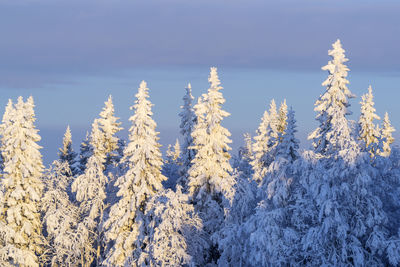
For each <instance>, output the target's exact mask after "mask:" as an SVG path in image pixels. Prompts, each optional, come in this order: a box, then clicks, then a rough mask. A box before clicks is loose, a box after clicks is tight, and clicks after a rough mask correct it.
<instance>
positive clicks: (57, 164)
mask: <svg viewBox="0 0 400 267" xmlns="http://www.w3.org/2000/svg"><path fill="white" fill-rule="evenodd" d="M71 176H72V174H71V170H70V168H69V164H68V162H67V161H61V160H59V161H54V162H53V164H52V167H51V168H50V169H49V170H48V171H47V173H46V175H45V185H46V187H45V193H44V196H43V199H42V212H43V213H44V216H43V225H44V229H45V233H46V239H47V241H48V244H49V250H50V252H49V253H48V254H49V262H50V264H51V265H52V266H62V265H66V266H78V265H79V263H80V262H81V248H80V238H81V237H80V235H79V232H78V231H77V224H78V221H79V212H78V207H77V206H75V205H74V204H73V203H72V202H71V201H70V199H69V196H68V194H67V188H68V187H69V185H70V183H71V180H72V179H71V178H72V177H71Z"/></svg>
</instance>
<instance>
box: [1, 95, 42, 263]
mask: <svg viewBox="0 0 400 267" xmlns="http://www.w3.org/2000/svg"><path fill="white" fill-rule="evenodd" d="M10 103H11V101H10V102H9V106H7V110H6V113H8V114H5V118H4V119H5V120H4V121H5V122H6V123H4V124H3V125H4V126H7V127H6V128H4V129H2V134H3V136H2V147H1V151H2V156H3V160H4V170H3V177H2V179H1V188H2V192H1V200H2V201H1V212H0V262H1V265H3V266H10V265H14V266H17V265H19V266H39V263H40V261H41V260H43V259H42V258H41V256H42V253H43V244H44V239H43V236H42V233H41V230H42V224H41V220H40V200H41V197H42V191H43V183H42V180H41V177H42V172H43V164H42V156H41V154H40V152H39V149H40V148H41V147H40V146H39V145H38V144H37V142H39V141H40V139H41V138H40V136H39V134H38V130H37V129H36V128H35V126H34V122H35V120H36V118H35V112H34V102H33V98H32V97H29V98H28V100H27V101H26V102H24V101H23V99H22V97H19V98H18V101H17V103H16V104H15V107H12V104H10Z"/></svg>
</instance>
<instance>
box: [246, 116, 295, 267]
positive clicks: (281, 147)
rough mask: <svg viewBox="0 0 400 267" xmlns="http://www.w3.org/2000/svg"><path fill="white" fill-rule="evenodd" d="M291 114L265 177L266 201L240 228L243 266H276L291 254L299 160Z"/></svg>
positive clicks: (284, 261) (293, 120)
mask: <svg viewBox="0 0 400 267" xmlns="http://www.w3.org/2000/svg"><path fill="white" fill-rule="evenodd" d="M295 123H296V121H295V118H294V111H293V110H292V109H290V110H289V113H288V114H287V119H286V123H285V124H286V129H285V132H284V133H279V137H280V140H281V142H280V143H279V144H278V145H277V147H276V158H275V159H274V161H273V162H272V163H271V164H270V166H269V168H268V172H267V177H266V178H265V179H264V180H263V182H264V184H263V185H262V187H261V190H262V191H263V195H264V196H265V198H264V199H263V200H262V201H261V202H260V203H259V205H258V207H257V209H256V212H255V213H254V214H252V216H250V218H249V219H248V220H247V221H246V222H245V223H244V224H243V225H242V228H241V229H240V231H242V232H243V233H244V234H242V235H243V236H244V239H245V241H243V243H244V244H245V245H244V246H243V248H242V251H243V253H242V257H243V260H244V262H245V264H244V265H250V266H268V265H271V266H279V265H285V263H290V264H293V262H290V261H287V258H288V256H290V254H291V252H292V248H291V247H292V246H293V248H294V247H295V246H294V244H293V240H294V239H295V238H294V237H295V236H294V235H293V231H291V230H290V228H289V227H288V225H290V224H289V222H290V217H291V213H290V209H289V203H290V201H291V199H293V196H292V194H291V193H292V191H293V188H292V186H293V181H294V180H295V179H296V178H295V164H294V162H295V161H296V160H297V159H298V158H299V154H298V152H297V150H298V148H299V141H298V140H297V139H296V137H295V135H294V134H295V132H296V124H295Z"/></svg>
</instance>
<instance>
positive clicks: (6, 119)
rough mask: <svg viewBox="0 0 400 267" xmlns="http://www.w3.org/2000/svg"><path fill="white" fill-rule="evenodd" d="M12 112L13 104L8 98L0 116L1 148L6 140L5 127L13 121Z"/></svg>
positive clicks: (0, 163) (1, 166)
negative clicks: (0, 119) (0, 121)
mask: <svg viewBox="0 0 400 267" xmlns="http://www.w3.org/2000/svg"><path fill="white" fill-rule="evenodd" d="M13 112H14V105H13V102H12V100H11V99H8V102H7V105H6V108H5V110H4V114H3V118H2V123H1V124H0V145H1V147H2V148H3V147H4V145H5V142H6V139H5V131H6V129H7V128H8V127H9V126H10V125H11V124H12V123H13V119H12V117H13ZM3 153H4V152H2V153H1V155H0V160H1V162H0V170H1V173H2V172H3V169H4V157H3Z"/></svg>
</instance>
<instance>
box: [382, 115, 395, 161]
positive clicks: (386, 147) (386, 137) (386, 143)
mask: <svg viewBox="0 0 400 267" xmlns="http://www.w3.org/2000/svg"><path fill="white" fill-rule="evenodd" d="M394 131H395V129H394V127H393V126H392V125H391V124H390V120H389V115H388V113H387V112H386V113H385V116H384V117H383V126H382V129H381V139H382V140H383V148H382V150H383V151H382V152H381V155H382V156H384V157H387V156H389V155H390V153H391V147H390V146H391V144H393V142H394V138H393V135H392V133H393V132H394Z"/></svg>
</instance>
